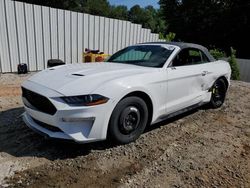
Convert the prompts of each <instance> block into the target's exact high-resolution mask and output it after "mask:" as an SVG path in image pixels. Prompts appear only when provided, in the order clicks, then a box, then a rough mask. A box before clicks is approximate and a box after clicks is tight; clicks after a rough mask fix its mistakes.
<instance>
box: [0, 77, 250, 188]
mask: <svg viewBox="0 0 250 188" xmlns="http://www.w3.org/2000/svg"><path fill="white" fill-rule="evenodd" d="M8 77H12V75H8ZM14 77H15V76H14ZM0 78H1V77H0ZM6 80H7V79H6ZM10 80H12V81H11V82H13V79H12V78H11V79H10ZM6 83H8V82H6ZM19 83H20V82H19ZM19 83H18V84H17V85H14V84H13V85H12V86H13V87H19ZM1 84H2V82H1ZM6 85H7V86H8V84H6ZM12 86H11V87H12ZM13 93H15V92H13ZM15 98H16V97H15V96H13V97H9V98H8V97H7V96H4V97H1V96H0V100H1V101H3V102H4V105H2V103H0V105H2V106H3V107H2V109H0V111H1V112H0V134H1V137H0V169H1V170H0V185H1V184H2V185H5V186H7V185H9V186H11V187H66V186H71V187H120V186H121V187H250V145H249V143H250V136H249V135H250V134H249V130H250V123H249V122H250V103H249V101H250V84H247V83H243V82H232V86H231V88H230V91H229V94H228V97H227V100H226V102H225V105H224V106H223V107H222V108H220V109H218V110H212V109H198V110H195V111H192V112H189V113H187V114H184V115H182V116H178V117H176V118H173V119H170V120H167V121H164V122H161V123H159V124H157V125H154V126H152V127H150V128H149V129H148V130H147V131H146V132H145V133H144V134H143V135H142V136H141V137H140V138H139V139H138V140H137V141H136V142H135V143H131V144H128V145H124V146H114V145H112V144H111V143H108V142H100V143H94V144H85V145H78V144H74V143H65V142H60V141H55V140H46V139H44V138H43V137H41V136H39V135H37V134H36V133H34V132H33V131H31V130H29V129H28V128H27V127H26V126H25V125H24V123H23V122H22V120H21V118H20V114H22V113H23V108H22V107H21V106H22V105H21V101H20V98H19V99H15ZM15 100H16V101H15ZM13 101H14V102H13ZM16 102H17V103H16ZM6 172H8V173H6ZM1 175H2V176H1ZM4 177H5V180H4V181H3V178H4Z"/></svg>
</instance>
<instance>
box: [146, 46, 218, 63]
mask: <svg viewBox="0 0 250 188" xmlns="http://www.w3.org/2000/svg"><path fill="white" fill-rule="evenodd" d="M143 44H169V45H174V46H178V47H179V48H180V49H185V48H195V49H199V50H201V51H202V52H204V54H206V56H207V57H208V58H209V60H210V61H215V59H214V57H213V56H212V55H211V54H210V53H209V51H208V49H207V48H206V47H204V46H202V45H199V44H193V43H186V42H147V43H143Z"/></svg>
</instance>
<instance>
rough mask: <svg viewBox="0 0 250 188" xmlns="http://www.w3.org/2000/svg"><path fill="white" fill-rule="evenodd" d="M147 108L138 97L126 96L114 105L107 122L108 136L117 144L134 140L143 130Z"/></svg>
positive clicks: (146, 117)
mask: <svg viewBox="0 0 250 188" xmlns="http://www.w3.org/2000/svg"><path fill="white" fill-rule="evenodd" d="M147 121H148V108H147V105H146V103H145V101H144V100H142V99H141V98H139V97H127V98H124V99H123V100H121V101H120V102H119V103H118V104H117V105H116V107H115V109H114V111H113V113H112V115H111V118H110V122H109V129H108V137H109V138H110V139H111V140H112V141H115V142H116V143H117V144H128V143H130V142H133V141H135V140H136V139H137V138H139V136H140V135H141V134H142V133H143V132H144V130H145V127H146V125H147Z"/></svg>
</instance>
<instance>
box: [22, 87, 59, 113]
mask: <svg viewBox="0 0 250 188" xmlns="http://www.w3.org/2000/svg"><path fill="white" fill-rule="evenodd" d="M22 92H23V97H24V98H25V99H26V100H27V101H28V102H29V103H30V105H32V107H33V108H35V109H36V110H38V111H41V112H44V113H46V114H50V115H54V114H55V113H56V108H55V106H54V105H53V104H52V103H51V102H50V101H49V99H47V98H46V97H44V96H42V95H39V94H37V93H35V92H33V91H30V90H28V89H25V88H23V87H22ZM26 105H27V104H26ZM30 105H27V106H28V107H30Z"/></svg>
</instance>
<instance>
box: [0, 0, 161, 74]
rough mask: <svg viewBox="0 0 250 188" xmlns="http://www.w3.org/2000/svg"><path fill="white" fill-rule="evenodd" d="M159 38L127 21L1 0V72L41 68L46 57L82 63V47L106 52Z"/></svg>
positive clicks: (44, 65)
mask: <svg viewBox="0 0 250 188" xmlns="http://www.w3.org/2000/svg"><path fill="white" fill-rule="evenodd" d="M154 41H160V40H159V35H158V34H154V33H151V30H149V29H144V28H142V26H141V25H138V24H133V23H130V22H128V21H123V20H117V19H110V18H104V17H99V16H92V15H89V14H82V13H77V12H72V11H67V10H59V9H54V8H50V7H43V6H37V5H31V4H26V3H22V2H15V1H11V0H0V72H2V73H5V72H16V71H17V64H19V63H27V64H28V66H29V70H30V71H36V70H42V69H44V68H45V67H46V63H47V60H48V59H53V58H55V59H58V58H59V59H62V60H63V61H65V62H66V63H77V62H78V63H79V62H82V53H83V51H84V49H85V48H90V49H100V50H101V51H104V52H105V53H108V54H113V53H114V52H116V51H118V50H120V49H122V48H124V47H126V46H128V45H132V44H136V43H141V42H154Z"/></svg>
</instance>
